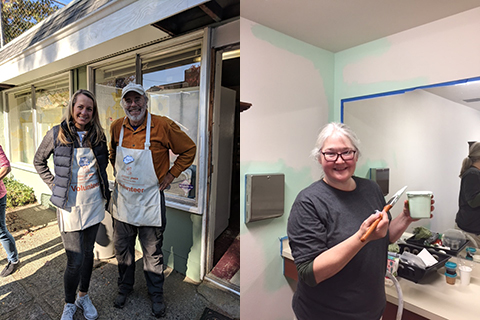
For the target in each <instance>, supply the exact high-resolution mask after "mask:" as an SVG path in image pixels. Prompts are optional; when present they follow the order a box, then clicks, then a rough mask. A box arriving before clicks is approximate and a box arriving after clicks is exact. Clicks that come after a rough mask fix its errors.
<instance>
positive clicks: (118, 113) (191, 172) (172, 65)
mask: <svg viewBox="0 0 480 320" xmlns="http://www.w3.org/2000/svg"><path fill="white" fill-rule="evenodd" d="M200 49H201V48H200V45H199V44H197V45H194V46H190V47H187V48H185V47H184V48H183V49H179V50H175V49H172V48H169V49H168V52H167V51H162V50H156V51H155V52H150V53H145V54H140V59H138V60H135V59H128V60H122V61H116V62H112V63H109V64H108V65H100V66H98V67H93V70H94V77H95V96H96V97H97V100H98V105H99V113H100V119H101V121H102V126H103V127H104V129H105V131H106V134H107V141H110V132H109V131H110V125H111V123H112V122H113V121H114V120H116V119H118V118H121V117H124V116H125V113H124V111H123V109H122V107H121V106H120V97H121V92H122V88H123V87H125V86H126V85H127V84H128V83H130V82H138V81H137V78H136V77H137V76H140V74H138V75H137V74H136V70H140V69H141V77H142V78H141V80H142V85H143V87H144V88H145V90H146V92H147V95H148V97H149V111H150V112H151V113H152V114H158V115H162V116H166V117H169V118H170V119H172V120H174V121H175V122H176V123H177V124H178V125H179V126H180V128H181V129H182V130H183V131H184V132H185V133H186V134H187V135H188V136H189V137H190V138H191V139H192V140H193V141H194V142H195V143H196V144H197V145H198V114H199V86H200V55H201V50H200ZM135 61H141V66H136V65H135V63H136V62H135ZM176 157H177V155H175V154H173V153H171V155H170V166H172V165H173V163H174V161H175V159H176ZM197 158H198V157H196V159H195V161H194V163H193V164H192V165H191V166H190V167H189V168H188V169H187V170H185V171H184V172H183V173H182V174H181V175H180V176H179V177H178V178H176V179H175V180H174V181H173V182H172V184H171V185H170V188H169V189H168V190H166V192H165V194H166V197H167V199H168V200H173V201H174V202H177V203H182V204H184V205H188V206H195V205H196V198H197V190H198V181H197V163H198V159H197ZM107 173H108V177H109V180H112V181H113V180H114V176H113V169H112V168H111V166H109V167H108V168H107Z"/></svg>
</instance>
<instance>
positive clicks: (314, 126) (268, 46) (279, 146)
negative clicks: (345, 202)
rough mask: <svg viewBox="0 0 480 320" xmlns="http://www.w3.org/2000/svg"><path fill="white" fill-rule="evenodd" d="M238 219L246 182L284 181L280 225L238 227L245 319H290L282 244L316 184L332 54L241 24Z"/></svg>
mask: <svg viewBox="0 0 480 320" xmlns="http://www.w3.org/2000/svg"><path fill="white" fill-rule="evenodd" d="M240 25H241V26H240V30H241V31H240V41H241V46H242V49H241V50H242V63H241V66H240V68H241V69H240V76H241V86H242V91H241V101H245V102H250V103H252V104H253V106H252V107H251V108H250V109H249V110H247V111H244V112H242V113H241V114H240V140H241V155H240V165H241V172H240V182H241V186H240V190H241V192H240V194H241V197H240V204H241V208H240V210H241V211H240V212H241V213H242V215H241V219H243V217H244V212H245V207H244V202H245V192H244V190H245V175H246V174H250V173H284V174H285V213H284V215H283V216H282V217H279V218H275V219H269V220H263V221H256V222H251V223H248V224H243V223H241V225H242V227H241V270H242V271H241V272H242V276H241V284H240V290H241V302H240V304H241V311H240V312H241V315H242V319H243V318H245V319H252V320H253V319H292V318H293V312H292V310H291V307H290V298H289V297H291V295H292V293H293V291H294V288H293V287H292V286H294V284H293V283H290V282H288V281H287V279H286V278H285V277H284V276H283V270H282V258H281V257H280V241H279V238H281V237H283V236H285V235H286V224H287V218H288V213H289V208H290V206H291V204H292V202H293V201H294V199H295V197H296V194H297V193H298V191H299V190H300V189H302V188H304V187H305V186H307V185H308V184H310V183H311V182H313V181H314V180H316V179H318V177H319V175H320V170H319V168H318V166H317V165H316V164H315V162H314V161H313V159H312V158H310V157H309V154H310V151H311V149H312V148H313V145H314V143H315V140H316V136H317V134H318V130H319V128H320V127H321V126H322V125H324V124H325V123H327V122H328V118H329V114H330V113H331V112H332V111H333V104H332V103H333V100H332V98H333V71H334V70H333V54H332V53H330V52H327V51H325V50H322V49H319V48H316V47H313V46H311V45H308V44H306V43H303V42H301V41H298V40H296V39H293V38H291V37H288V36H286V35H283V34H281V33H278V32H276V31H274V30H271V29H269V28H266V27H264V26H261V25H258V24H256V23H253V22H251V21H249V20H246V19H241V22H240Z"/></svg>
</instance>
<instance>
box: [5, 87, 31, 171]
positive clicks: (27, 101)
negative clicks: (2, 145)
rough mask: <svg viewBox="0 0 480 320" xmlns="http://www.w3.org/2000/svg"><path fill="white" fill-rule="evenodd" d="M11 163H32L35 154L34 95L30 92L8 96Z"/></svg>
mask: <svg viewBox="0 0 480 320" xmlns="http://www.w3.org/2000/svg"><path fill="white" fill-rule="evenodd" d="M8 102H9V109H10V112H9V120H10V150H11V159H10V161H11V162H25V163H32V162H33V156H34V154H35V145H34V136H33V135H34V130H33V120H32V119H33V112H32V94H31V91H30V90H25V91H23V92H17V93H10V94H8Z"/></svg>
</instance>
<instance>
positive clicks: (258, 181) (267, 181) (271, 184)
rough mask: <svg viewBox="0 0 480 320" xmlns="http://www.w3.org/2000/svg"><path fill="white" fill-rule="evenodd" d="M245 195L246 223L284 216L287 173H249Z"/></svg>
mask: <svg viewBox="0 0 480 320" xmlns="http://www.w3.org/2000/svg"><path fill="white" fill-rule="evenodd" d="M245 197H246V199H245V202H246V206H245V207H246V210H245V211H246V212H245V223H248V222H252V221H258V220H264V219H271V218H276V217H280V216H282V215H283V212H284V207H285V205H284V203H285V175H284V174H283V173H281V174H278V173H275V174H247V175H246V192H245Z"/></svg>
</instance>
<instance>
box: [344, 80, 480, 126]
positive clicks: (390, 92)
mask: <svg viewBox="0 0 480 320" xmlns="http://www.w3.org/2000/svg"><path fill="white" fill-rule="evenodd" d="M474 81H480V77H474V78H468V79H462V80H455V81H448V82H442V83H436V84H430V85H426V86H418V87H413V88H407V89H401V90H394V91H387V92H381V93H375V94H370V95H366V96H359V97H353V98H346V99H342V100H340V122H341V123H344V121H343V120H344V119H343V112H344V103H345V102H352V101H357V100H365V99H371V98H378V97H384V96H393V95H396V94H402V93H405V92H409V91H414V90H417V89H428V88H435V87H445V86H451V85H456V84H461V83H467V82H474Z"/></svg>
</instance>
